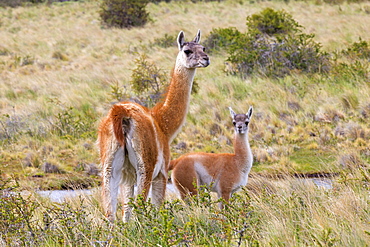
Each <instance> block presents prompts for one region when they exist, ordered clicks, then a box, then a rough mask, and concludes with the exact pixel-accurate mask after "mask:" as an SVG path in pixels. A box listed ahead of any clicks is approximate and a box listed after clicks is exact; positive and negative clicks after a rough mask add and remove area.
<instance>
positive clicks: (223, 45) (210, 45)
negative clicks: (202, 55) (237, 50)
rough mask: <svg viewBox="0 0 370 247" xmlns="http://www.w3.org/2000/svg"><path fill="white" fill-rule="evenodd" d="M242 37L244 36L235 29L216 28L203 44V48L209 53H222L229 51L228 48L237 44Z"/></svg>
mask: <svg viewBox="0 0 370 247" xmlns="http://www.w3.org/2000/svg"><path fill="white" fill-rule="evenodd" d="M242 35H243V34H242V33H241V32H240V31H239V30H238V29H236V28H235V27H229V28H214V29H212V31H211V33H210V34H209V36H207V38H206V39H205V41H204V42H203V46H204V47H205V48H206V49H207V51H208V52H209V53H213V52H215V51H221V50H224V49H228V47H229V46H230V45H232V44H234V43H235V42H237V40H238V39H240V37H241V36H242Z"/></svg>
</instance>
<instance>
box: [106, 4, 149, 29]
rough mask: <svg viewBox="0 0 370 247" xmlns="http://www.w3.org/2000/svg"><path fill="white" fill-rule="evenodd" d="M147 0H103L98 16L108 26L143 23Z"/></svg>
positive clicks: (134, 25)
mask: <svg viewBox="0 0 370 247" xmlns="http://www.w3.org/2000/svg"><path fill="white" fill-rule="evenodd" d="M148 3H149V0H103V2H102V4H101V5H100V12H99V14H100V18H101V20H102V23H103V24H104V25H106V26H108V27H119V28H131V27H138V26H143V25H145V24H146V23H147V22H148V20H149V13H148V12H147V11H146V9H145V7H146V5H147V4H148Z"/></svg>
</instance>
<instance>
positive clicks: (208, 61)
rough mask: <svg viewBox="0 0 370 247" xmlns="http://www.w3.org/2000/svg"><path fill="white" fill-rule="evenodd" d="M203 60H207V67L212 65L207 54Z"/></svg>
mask: <svg viewBox="0 0 370 247" xmlns="http://www.w3.org/2000/svg"><path fill="white" fill-rule="evenodd" d="M203 60H205V61H206V62H205V65H206V66H208V65H209V64H210V63H211V61H210V60H209V57H208V55H206V54H205V55H204V56H203Z"/></svg>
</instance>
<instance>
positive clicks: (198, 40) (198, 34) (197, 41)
mask: <svg viewBox="0 0 370 247" xmlns="http://www.w3.org/2000/svg"><path fill="white" fill-rule="evenodd" d="M193 41H194V42H195V43H197V44H199V42H200V29H198V33H197V35H196V36H195V38H194V40H193Z"/></svg>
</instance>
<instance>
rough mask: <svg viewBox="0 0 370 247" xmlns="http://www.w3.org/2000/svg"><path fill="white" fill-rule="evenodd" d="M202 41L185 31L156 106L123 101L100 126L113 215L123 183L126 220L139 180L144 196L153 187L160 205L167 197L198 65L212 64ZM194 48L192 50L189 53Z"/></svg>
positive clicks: (105, 188)
mask: <svg viewBox="0 0 370 247" xmlns="http://www.w3.org/2000/svg"><path fill="white" fill-rule="evenodd" d="M199 40H200V32H199V31H198V34H197V36H196V37H195V39H194V41H192V42H184V35H183V32H180V33H179V36H178V45H179V50H180V51H179V54H178V56H177V60H176V64H175V68H174V70H173V73H172V77H171V82H170V85H169V88H168V91H167V94H166V95H165V97H164V99H163V101H162V102H161V103H158V104H157V105H156V106H154V107H153V108H152V109H148V108H146V107H143V106H141V105H138V104H136V103H132V102H121V103H118V104H116V105H114V106H113V107H112V108H111V109H110V111H109V113H108V115H107V117H105V118H104V119H103V120H102V122H101V124H100V126H99V132H98V146H99V151H100V163H101V166H102V180H103V181H102V198H103V207H104V211H105V213H106V215H107V217H108V218H110V219H111V220H113V219H114V218H115V212H116V204H117V199H116V198H117V197H118V187H120V190H121V193H122V194H123V196H122V203H123V208H124V219H125V221H127V220H128V219H129V216H130V207H129V206H128V201H129V198H130V197H133V190H134V185H137V193H140V194H142V195H143V196H144V199H146V198H147V196H148V193H149V190H150V188H152V201H153V202H154V203H155V204H160V203H161V202H162V200H163V198H164V195H165V189H166V181H167V172H168V164H169V160H170V147H169V144H170V143H171V141H172V140H173V138H174V137H175V136H176V134H177V132H178V131H179V129H180V128H181V126H182V124H183V122H184V120H185V117H186V114H187V109H188V104H189V97H190V92H191V87H192V83H193V78H194V74H195V69H196V68H199V67H207V66H208V65H209V58H208V56H207V54H206V53H204V48H203V47H202V46H201V45H199V44H198V42H199ZM189 50H190V51H191V53H190V52H185V51H189ZM187 53H189V54H187Z"/></svg>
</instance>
